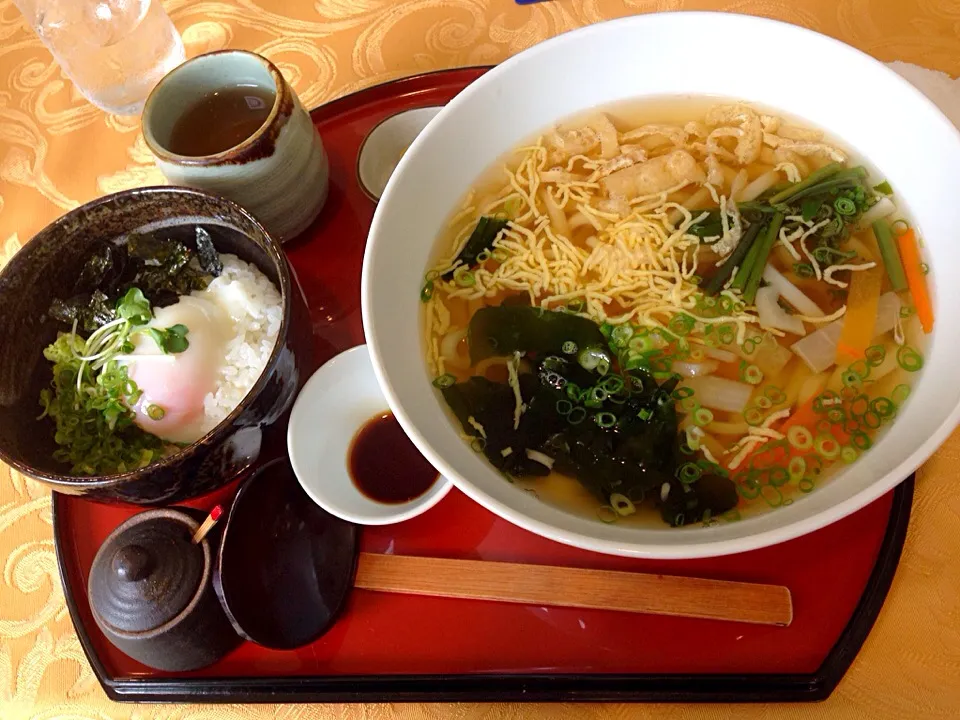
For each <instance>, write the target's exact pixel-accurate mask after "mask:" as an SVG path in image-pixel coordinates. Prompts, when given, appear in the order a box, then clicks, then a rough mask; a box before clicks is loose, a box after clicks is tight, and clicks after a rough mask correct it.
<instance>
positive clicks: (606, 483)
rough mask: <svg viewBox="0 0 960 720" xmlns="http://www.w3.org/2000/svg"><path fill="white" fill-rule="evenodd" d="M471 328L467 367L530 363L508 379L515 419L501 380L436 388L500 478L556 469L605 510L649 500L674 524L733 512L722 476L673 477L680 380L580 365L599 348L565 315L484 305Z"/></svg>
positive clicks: (590, 331) (586, 329)
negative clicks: (486, 360)
mask: <svg viewBox="0 0 960 720" xmlns="http://www.w3.org/2000/svg"><path fill="white" fill-rule="evenodd" d="M470 328H471V333H470V335H468V337H469V342H470V349H471V357H473V359H474V362H476V361H477V360H478V359H481V358H483V357H488V356H490V355H512V354H513V353H515V352H518V353H522V355H523V360H524V362H525V363H526V364H527V365H529V367H527V368H525V369H526V370H528V371H525V372H520V373H519V374H518V375H517V378H516V390H517V391H518V392H519V395H520V400H519V402H520V403H521V405H520V408H521V412H520V414H519V417H518V416H517V410H518V400H517V397H516V393H515V390H514V387H513V386H512V385H511V384H510V383H508V382H494V381H492V380H490V379H488V378H487V377H483V376H479V375H477V376H473V377H470V378H468V379H466V380H464V381H462V382H451V383H450V384H443V385H441V392H442V393H443V397H444V399H445V400H446V402H447V404H448V405H449V406H450V408H451V410H453V413H454V415H455V416H456V417H457V420H458V421H459V422H460V425H461V427H462V428H463V431H464V432H465V433H467V434H468V435H470V436H471V437H472V438H473V443H474V445H475V447H476V449H477V450H479V451H481V452H483V454H484V455H485V456H486V457H487V459H488V460H489V461H490V462H491V464H492V465H493V466H494V467H496V468H497V469H498V470H500V471H501V472H503V473H505V474H506V475H507V476H508V477H512V478H517V479H521V478H535V477H540V476H545V475H548V474H549V473H550V471H551V470H556V471H558V472H561V473H563V474H565V475H567V476H569V477H572V478H575V479H576V480H577V481H579V482H580V483H581V484H582V485H583V486H584V487H585V488H587V489H588V490H590V492H591V493H592V494H593V495H594V496H595V497H596V498H597V499H598V500H599V501H600V502H602V503H604V504H610V505H613V504H614V499H615V498H618V497H623V498H627V499H628V500H630V501H633V502H637V503H639V502H640V501H641V500H642V499H643V498H645V497H650V498H653V499H654V500H655V502H656V503H657V504H658V505H659V506H660V512H661V515H662V516H663V518H664V521H665V522H667V523H670V524H673V525H682V524H685V523H689V522H695V521H699V520H700V519H702V517H703V516H704V514H705V513H706V514H707V515H709V514H714V515H716V514H720V513H723V512H725V511H726V510H729V509H730V508H731V507H733V506H735V505H736V502H737V493H736V488H735V487H734V485H733V483H732V482H731V481H730V480H729V479H728V478H726V477H723V476H721V475H719V474H717V475H706V474H705V475H704V476H703V479H704V487H703V488H702V489H697V488H696V485H697V482H689V479H688V480H687V481H686V482H681V480H680V479H679V478H678V475H677V472H678V468H679V467H682V466H683V465H684V464H685V463H684V460H685V457H684V455H683V453H682V452H681V451H680V440H679V438H680V433H679V427H678V419H677V411H676V404H675V399H674V397H673V393H674V390H675V389H676V387H677V385H678V383H679V380H680V378H679V376H677V375H671V376H670V377H668V378H667V379H666V380H665V381H664V382H663V383H662V384H659V383H658V382H657V380H656V379H655V377H654V376H653V374H652V373H651V372H650V371H648V370H646V369H644V368H637V369H633V370H629V371H623V372H622V373H618V372H617V369H616V368H609V367H604V368H601V367H600V366H594V367H592V368H591V367H587V366H585V364H584V363H582V361H581V359H580V357H581V356H580V353H579V352H578V349H577V348H597V349H602V350H604V351H605V352H606V351H608V348H607V342H606V339H605V337H604V336H603V333H602V332H601V330H600V327H599V326H598V325H597V324H596V323H594V322H593V321H592V320H589V319H586V318H582V317H579V316H576V315H572V314H570V313H564V312H551V311H546V310H543V309H541V308H533V307H528V306H522V305H506V306H500V307H490V308H484V309H482V310H480V311H478V312H477V313H475V314H474V317H473V319H472V320H471V325H470ZM478 343H479V347H478V345H477V344H478ZM586 365H589V363H586ZM665 487H669V488H670V490H669V491H668V492H665V491H664V488H665ZM691 488H692V489H691ZM731 498H732V502H731Z"/></svg>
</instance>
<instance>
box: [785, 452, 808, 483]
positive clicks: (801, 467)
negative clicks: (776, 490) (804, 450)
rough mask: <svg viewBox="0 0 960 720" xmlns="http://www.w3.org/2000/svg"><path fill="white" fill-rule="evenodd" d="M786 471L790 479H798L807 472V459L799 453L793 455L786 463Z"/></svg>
mask: <svg viewBox="0 0 960 720" xmlns="http://www.w3.org/2000/svg"><path fill="white" fill-rule="evenodd" d="M787 472H788V473H789V474H790V479H791V480H794V481H796V480H800V479H801V478H802V477H803V476H804V475H805V474H806V472H807V461H806V460H804V459H803V458H802V457H801V456H799V455H794V456H793V457H792V458H790V462H789V464H788V465H787Z"/></svg>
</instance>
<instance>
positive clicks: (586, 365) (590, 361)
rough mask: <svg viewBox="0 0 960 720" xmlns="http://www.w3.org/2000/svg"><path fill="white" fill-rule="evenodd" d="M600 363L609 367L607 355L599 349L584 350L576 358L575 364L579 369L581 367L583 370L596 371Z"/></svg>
mask: <svg viewBox="0 0 960 720" xmlns="http://www.w3.org/2000/svg"><path fill="white" fill-rule="evenodd" d="M601 361H603V362H607V363H608V367H609V361H608V360H607V355H606V353H605V352H604V351H603V350H601V349H600V348H595V347H591V348H584V349H583V350H581V351H580V354H579V355H578V356H577V362H579V363H580V367H582V368H583V369H584V370H597V369H598V368H599V366H600V363H601Z"/></svg>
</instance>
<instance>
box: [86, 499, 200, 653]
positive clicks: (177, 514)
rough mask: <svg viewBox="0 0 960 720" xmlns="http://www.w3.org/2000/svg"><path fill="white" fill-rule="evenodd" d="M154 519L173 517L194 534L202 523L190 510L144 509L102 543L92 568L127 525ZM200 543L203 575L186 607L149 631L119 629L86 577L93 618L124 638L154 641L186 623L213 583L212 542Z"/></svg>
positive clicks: (111, 632)
mask: <svg viewBox="0 0 960 720" xmlns="http://www.w3.org/2000/svg"><path fill="white" fill-rule="evenodd" d="M155 518H167V519H168V520H173V521H175V522H178V523H181V524H183V525H186V526H187V528H189V530H190V532H191V534H192V533H195V532H196V531H197V530H198V529H199V528H200V523H198V522H197V521H196V520H194V519H193V518H192V517H190V515H188V514H187V513H185V512H183V511H181V510H177V509H175V508H152V509H150V510H144V511H142V512H139V513H137V514H136V515H134V516H132V517H129V518H127V519H126V520H124V521H123V522H122V523H120V525H118V526H117V527H116V528H114V530H113V532H111V533H110V534H109V535H108V536H107V537H106V539H105V540H104V541H103V542H102V543H101V544H100V547H99V548H98V549H97V553H96V555H94V558H93V562H92V563H91V565H90V567H91V568H92V567H95V566H96V563H97V560H98V559H99V558H100V557H101V555H102V554H104V553H106V551H107V548H108V547H109V545H110V541H111V540H113V538H115V537H116V536H118V535H119V534H121V533H122V532H124V531H125V530H126V529H127V528H130V527H133V526H134V525H139V524H140V523H142V522H146V521H148V520H153V519H155ZM196 544H197V545H199V546H200V548H201V549H202V551H203V574H202V575H201V576H200V582H199V583H198V584H197V589H196V591H195V592H194V593H193V595H191V596H190V601H189V602H188V603H187V604H186V605H185V606H184V607H183V609H182V610H181V611H180V612H178V613H177V614H176V615H174V616H173V617H172V618H170V619H169V620H167V621H166V622H164V623H162V624H161V625H158V626H157V627H155V628H151V629H149V630H140V631H130V630H120V629H118V628H116V627H114V625H113V623H108V622H107V621H106V619H105V618H104V617H103V615H101V614H100V611H99V610H98V609H97V606H96V605H95V604H94V602H93V597H92V593H91V588H90V587H89V578H88V580H87V582H88V587H87V596H88V602H89V604H90V612H92V613H93V615H94V617H95V618H96V619H97V623H98V624H99V625H101V626H102V627H103V628H105V629H106V631H107V632H109V633H110V634H112V635H113V636H115V637H117V638H120V639H123V640H152V639H153V638H155V637H157V636H160V635H163V634H164V633H166V632H168V631H170V630H172V629H173V628H175V627H176V626H177V625H178V624H180V623H181V622H183V620H184V619H185V618H186V617H188V616H189V615H190V613H192V612H193V611H194V610H196V609H197V606H198V605H199V604H200V601H201V600H202V599H203V593H204V592H205V591H206V590H207V589H208V588H211V589H212V586H213V569H214V566H213V560H214V555H213V550H212V549H211V548H210V541H209V539H208V538H203V539H202V540H201V541H200V542H199V543H196Z"/></svg>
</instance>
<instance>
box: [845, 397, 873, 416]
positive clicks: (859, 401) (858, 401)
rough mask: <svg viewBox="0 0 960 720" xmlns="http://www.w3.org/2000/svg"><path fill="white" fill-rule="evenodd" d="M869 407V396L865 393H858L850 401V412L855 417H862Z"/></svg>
mask: <svg viewBox="0 0 960 720" xmlns="http://www.w3.org/2000/svg"><path fill="white" fill-rule="evenodd" d="M869 409H870V398H868V397H867V396H866V394H865V393H860V394H859V395H857V396H856V397H855V398H853V400H852V401H851V402H850V414H851V415H852V416H853V417H855V418H859V417H863V415H864V413H866V412H867V411H868V410H869Z"/></svg>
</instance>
